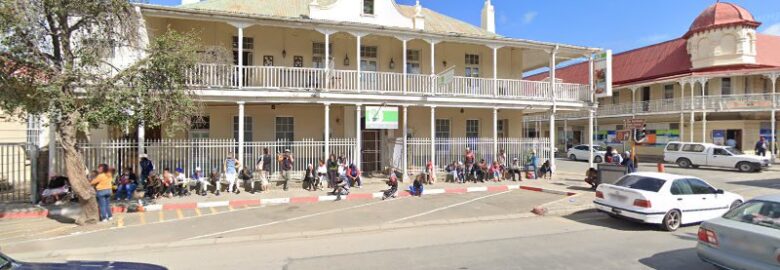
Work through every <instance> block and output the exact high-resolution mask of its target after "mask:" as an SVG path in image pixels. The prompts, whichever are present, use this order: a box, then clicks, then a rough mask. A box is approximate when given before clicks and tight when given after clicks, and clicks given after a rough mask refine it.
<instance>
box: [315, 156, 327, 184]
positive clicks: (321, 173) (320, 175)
mask: <svg viewBox="0 0 780 270" xmlns="http://www.w3.org/2000/svg"><path fill="white" fill-rule="evenodd" d="M327 182H328V166H326V165H325V161H324V160H321V159H320V162H319V166H317V183H318V185H317V189H319V190H322V186H323V185H324V183H327ZM328 186H330V184H328Z"/></svg>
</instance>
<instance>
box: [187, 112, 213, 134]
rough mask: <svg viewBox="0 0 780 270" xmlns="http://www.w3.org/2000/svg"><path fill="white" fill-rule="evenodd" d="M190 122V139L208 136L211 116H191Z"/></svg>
mask: <svg viewBox="0 0 780 270" xmlns="http://www.w3.org/2000/svg"><path fill="white" fill-rule="evenodd" d="M190 122H191V123H190V139H207V138H208V137H209V128H210V127H211V118H209V117H208V116H203V117H193V118H192V120H191V121H190Z"/></svg>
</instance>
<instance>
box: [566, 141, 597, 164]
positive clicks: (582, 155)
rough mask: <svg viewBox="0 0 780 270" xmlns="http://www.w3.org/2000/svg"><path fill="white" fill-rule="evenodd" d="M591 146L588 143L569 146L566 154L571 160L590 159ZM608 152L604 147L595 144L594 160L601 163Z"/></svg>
mask: <svg viewBox="0 0 780 270" xmlns="http://www.w3.org/2000/svg"><path fill="white" fill-rule="evenodd" d="M590 149H591V147H590V146H588V145H587V144H580V145H577V146H575V147H572V148H569V151H567V152H566V156H567V157H569V159H571V160H588V158H589V156H590V151H591V150H590ZM606 154H607V151H606V149H604V147H601V146H598V145H594V146H593V162H595V163H601V162H602V161H604V156H605V155H606Z"/></svg>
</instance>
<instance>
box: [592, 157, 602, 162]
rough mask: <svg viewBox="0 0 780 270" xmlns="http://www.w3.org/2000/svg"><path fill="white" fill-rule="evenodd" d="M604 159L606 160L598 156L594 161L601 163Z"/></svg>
mask: <svg viewBox="0 0 780 270" xmlns="http://www.w3.org/2000/svg"><path fill="white" fill-rule="evenodd" d="M602 161H604V160H602V159H601V157H600V156H596V157H594V158H593V162H595V163H601V162H602Z"/></svg>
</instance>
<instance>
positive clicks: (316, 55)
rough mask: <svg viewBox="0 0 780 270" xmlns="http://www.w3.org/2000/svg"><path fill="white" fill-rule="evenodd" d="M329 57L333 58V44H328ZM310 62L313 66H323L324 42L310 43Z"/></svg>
mask: <svg viewBox="0 0 780 270" xmlns="http://www.w3.org/2000/svg"><path fill="white" fill-rule="evenodd" d="M328 50H329V51H330V59H331V61H332V60H333V44H330V46H328ZM311 55H312V57H311V63H312V67H313V68H325V42H314V43H312V44H311Z"/></svg>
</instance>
